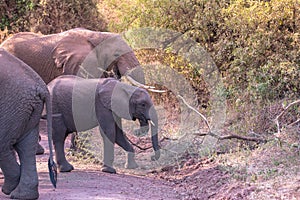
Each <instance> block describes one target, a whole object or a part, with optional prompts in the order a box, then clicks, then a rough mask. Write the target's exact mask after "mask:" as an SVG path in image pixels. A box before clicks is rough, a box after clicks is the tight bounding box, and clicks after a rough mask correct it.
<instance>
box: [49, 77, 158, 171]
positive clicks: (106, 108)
mask: <svg viewBox="0 0 300 200" xmlns="http://www.w3.org/2000/svg"><path fill="white" fill-rule="evenodd" d="M48 88H49V91H50V93H51V98H52V104H53V143H54V149H55V155H56V159H57V160H56V161H57V164H58V169H59V170H60V171H61V172H69V171H72V170H73V169H74V168H73V166H72V165H71V164H70V163H69V162H68V161H67V160H66V158H65V153H64V141H65V139H66V137H67V135H68V134H69V133H72V132H77V131H85V130H89V129H91V128H94V127H96V126H98V125H100V126H99V129H100V132H101V135H102V138H103V143H104V147H103V148H104V149H103V152H104V156H103V168H102V171H103V172H109V173H116V171H115V169H114V168H113V161H114V144H115V143H117V144H118V145H119V146H120V147H122V148H123V149H124V150H125V151H126V152H127V162H126V166H125V167H126V168H136V167H137V163H136V162H135V160H134V149H133V147H132V146H131V144H130V143H129V142H128V141H127V140H126V138H125V137H124V133H123V131H122V126H121V118H124V119H127V120H136V119H138V120H139V122H140V126H141V128H140V132H148V130H149V124H148V122H149V120H152V121H153V122H154V124H155V126H153V125H151V138H152V144H153V148H154V150H155V156H153V157H152V160H157V159H159V157H160V151H159V149H160V147H159V145H158V135H157V131H158V129H157V125H158V121H157V114H156V111H155V109H154V106H153V103H152V101H151V98H150V96H149V94H148V92H147V91H146V90H144V89H141V88H137V87H134V86H131V85H128V84H125V83H121V82H120V81H118V80H116V79H113V78H104V79H83V78H80V77H76V76H71V75H66V76H60V77H58V78H56V79H55V80H53V81H52V82H50V83H49V84H48Z"/></svg>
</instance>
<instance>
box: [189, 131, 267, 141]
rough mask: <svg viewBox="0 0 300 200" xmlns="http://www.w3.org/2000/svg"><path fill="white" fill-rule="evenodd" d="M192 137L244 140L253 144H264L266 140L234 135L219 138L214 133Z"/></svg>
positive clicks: (198, 134)
mask: <svg viewBox="0 0 300 200" xmlns="http://www.w3.org/2000/svg"><path fill="white" fill-rule="evenodd" d="M194 135H197V136H207V135H209V136H212V137H215V138H217V139H218V140H231V139H239V140H245V141H253V142H266V141H267V140H266V139H261V138H256V137H247V136H241V135H236V134H230V135H223V136H219V135H217V134H214V133H211V132H209V133H195V134H194Z"/></svg>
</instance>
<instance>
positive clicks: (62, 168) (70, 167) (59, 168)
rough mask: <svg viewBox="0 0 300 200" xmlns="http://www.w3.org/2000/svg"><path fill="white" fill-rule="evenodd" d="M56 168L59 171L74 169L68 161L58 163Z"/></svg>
mask: <svg viewBox="0 0 300 200" xmlns="http://www.w3.org/2000/svg"><path fill="white" fill-rule="evenodd" d="M58 170H59V172H70V171H72V170H74V167H73V165H71V164H70V163H68V162H67V163H66V164H62V165H60V164H58Z"/></svg>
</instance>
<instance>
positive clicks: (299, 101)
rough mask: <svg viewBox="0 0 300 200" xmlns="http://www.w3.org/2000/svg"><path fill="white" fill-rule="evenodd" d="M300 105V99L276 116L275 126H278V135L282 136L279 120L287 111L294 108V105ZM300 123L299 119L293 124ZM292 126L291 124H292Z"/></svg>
mask: <svg viewBox="0 0 300 200" xmlns="http://www.w3.org/2000/svg"><path fill="white" fill-rule="evenodd" d="M299 103H300V99H298V100H296V101H293V102H292V103H290V104H288V105H287V106H285V107H283V111H282V112H281V113H280V114H279V115H277V116H276V118H275V120H274V121H275V124H276V125H277V134H280V124H279V119H280V118H281V117H282V116H283V115H284V114H285V113H286V111H287V110H288V109H289V108H290V107H292V106H293V105H296V104H299ZM298 122H299V119H298V120H296V121H295V122H293V123H292V124H296V123H298ZM290 125H291V124H290Z"/></svg>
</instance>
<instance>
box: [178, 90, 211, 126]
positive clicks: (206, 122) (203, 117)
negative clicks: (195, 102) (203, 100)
mask: <svg viewBox="0 0 300 200" xmlns="http://www.w3.org/2000/svg"><path fill="white" fill-rule="evenodd" d="M178 97H179V98H180V99H181V100H182V101H183V103H184V104H185V105H186V106H187V107H188V108H189V109H191V110H193V111H194V112H195V113H197V114H198V115H199V116H200V117H201V118H202V119H203V120H204V122H205V124H206V126H207V127H208V130H209V132H211V128H210V125H209V123H208V121H207V118H206V117H205V116H204V115H202V114H201V113H200V112H199V111H198V110H196V109H195V108H193V107H192V106H190V105H189V104H188V103H187V102H186V100H185V99H184V98H183V97H182V96H181V95H178Z"/></svg>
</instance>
